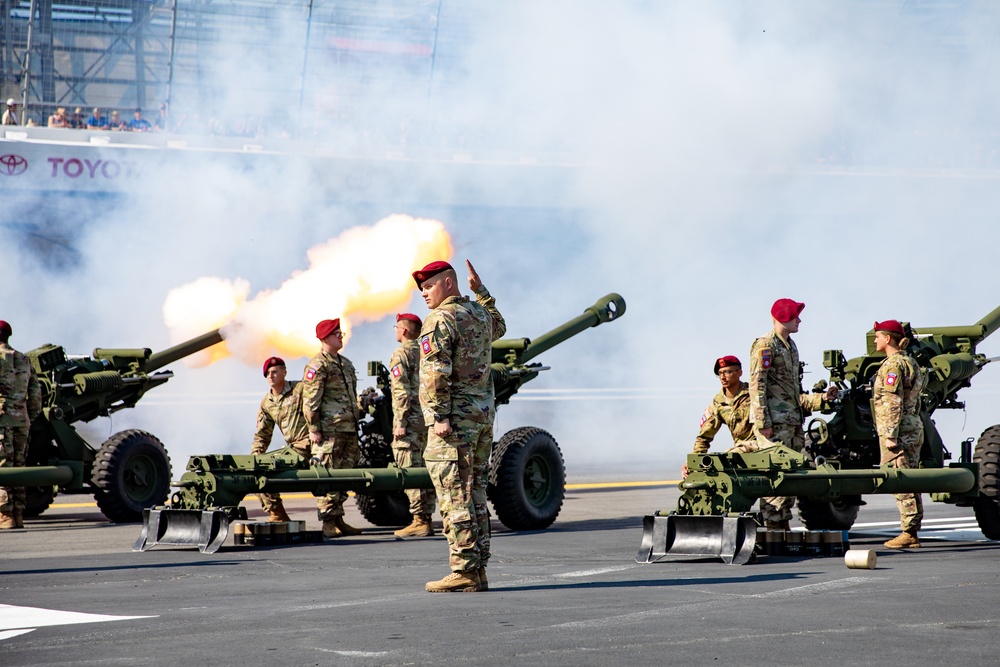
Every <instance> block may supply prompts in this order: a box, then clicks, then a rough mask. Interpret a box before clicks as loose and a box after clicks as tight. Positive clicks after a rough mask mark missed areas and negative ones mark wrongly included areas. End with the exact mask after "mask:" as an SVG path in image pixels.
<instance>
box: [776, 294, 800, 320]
mask: <svg viewBox="0 0 1000 667" xmlns="http://www.w3.org/2000/svg"><path fill="white" fill-rule="evenodd" d="M805 307H806V304H804V303H799V302H798V301H793V300H791V299H778V300H777V301H775V302H774V305H773V306H771V317H773V318H774V319H776V320H778V321H779V322H791V321H792V320H794V319H795V318H796V317H798V316H799V313H801V312H802V309H803V308H805Z"/></svg>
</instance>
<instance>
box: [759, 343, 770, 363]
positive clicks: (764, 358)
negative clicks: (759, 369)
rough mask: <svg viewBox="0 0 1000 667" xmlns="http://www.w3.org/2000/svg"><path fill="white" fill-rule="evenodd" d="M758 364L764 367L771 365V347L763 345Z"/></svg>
mask: <svg viewBox="0 0 1000 667" xmlns="http://www.w3.org/2000/svg"><path fill="white" fill-rule="evenodd" d="M760 365H761V366H763V367H764V368H770V367H771V348H769V347H765V348H762V349H761V351H760Z"/></svg>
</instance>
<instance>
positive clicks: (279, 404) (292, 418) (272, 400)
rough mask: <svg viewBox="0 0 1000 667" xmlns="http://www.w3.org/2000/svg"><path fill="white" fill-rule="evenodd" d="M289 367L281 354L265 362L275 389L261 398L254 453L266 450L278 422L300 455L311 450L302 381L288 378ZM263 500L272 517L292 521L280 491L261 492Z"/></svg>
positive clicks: (271, 518)
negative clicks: (303, 403)
mask: <svg viewBox="0 0 1000 667" xmlns="http://www.w3.org/2000/svg"><path fill="white" fill-rule="evenodd" d="M286 374H287V369H286V368H285V362H284V360H283V359H281V358H280V357H271V358H270V359H268V360H267V361H265V362H264V377H265V378H267V384H268V385H270V387H271V389H270V390H269V391H268V392H267V394H265V395H264V398H263V399H261V401H260V410H259V411H258V412H257V432H256V433H255V434H254V436H253V445H252V446H251V448H250V453H252V454H263V453H264V452H266V451H267V448H268V447H270V446H271V437H272V436H273V435H274V427H275V426H277V427H278V430H279V431H281V435H282V436H283V437H284V438H285V442H286V443H287V444H288V446H289V447H291V448H292V449H294V450H295V451H296V452H297V453H298V454H299V456H302V457H304V458H306V459H308V458H309V454H310V443H309V427H308V426H306V418H305V416H304V415H303V414H302V383H301V382H295V381H291V380H286V379H285V376H286ZM257 497H258V498H259V499H260V504H261V505H262V506H263V507H264V509H265V510H267V512H268V514H270V517H269V518H268V521H291V519H290V518H289V517H288V513H287V512H286V511H285V506H284V504H282V502H281V494H279V493H258V494H257Z"/></svg>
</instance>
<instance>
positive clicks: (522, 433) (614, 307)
mask: <svg viewBox="0 0 1000 667" xmlns="http://www.w3.org/2000/svg"><path fill="white" fill-rule="evenodd" d="M624 314H625V300H624V299H623V298H622V297H621V296H619V295H618V294H608V295H607V296H605V297H603V298H601V299H598V301H597V302H596V303H595V304H594V305H593V306H591V307H590V308H587V309H586V310H585V311H584V312H583V314H582V315H579V316H578V317H576V318H574V319H572V320H570V321H568V322H566V323H564V324H562V325H560V326H558V327H556V328H555V329H553V330H551V331H549V332H547V333H544V334H542V335H541V336H538V337H537V338H533V339H529V338H507V339H502V340H498V341H495V342H494V343H493V355H492V365H491V377H492V379H493V386H494V392H495V396H496V402H497V404H498V405H501V404H504V403H507V402H509V401H510V399H511V397H512V396H514V395H515V394H516V393H517V392H518V390H519V389H520V388H521V387H522V386H523V385H524V384H525V383H526V382H530V381H531V380H533V379H534V378H536V377H538V374H539V373H541V372H542V371H545V370H548V367H547V366H543V365H541V364H539V363H537V362H533V361H532V360H533V359H534V358H535V357H537V356H538V355H540V354H542V353H543V352H545V351H546V350H549V349H551V348H553V347H555V346H556V345H558V344H560V343H562V342H564V341H566V340H568V339H569V338H572V337H573V336H575V335H577V334H578V333H581V332H583V331H586V330H587V329H589V328H591V327H596V326H598V325H600V324H603V323H605V322H612V321H615V320H617V319H618V318H620V317H621V316H622V315H624ZM368 369H369V374H370V375H372V376H374V377H376V378H377V385H378V388H377V389H376V388H369V389H366V390H365V391H364V392H362V394H361V397H360V399H361V404H362V407H363V408H364V409H365V410H366V412H367V416H366V418H365V419H364V421H363V422H362V424H361V434H360V444H361V451H362V460H361V462H360V464H359V466H358V467H356V468H354V469H351V470H327V469H326V468H324V467H322V466H317V465H312V464H311V462H310V461H309V460H307V459H306V458H304V457H302V456H300V455H298V454H297V453H295V451H294V450H292V449H290V448H287V447H286V448H285V449H282V450H279V451H276V452H269V453H266V454H261V455H246V456H240V455H235V456H230V455H207V456H194V457H192V458H191V459H190V460H189V462H188V466H187V471H186V472H185V473H184V474H183V475H182V477H181V479H180V480H179V481H178V482H176V483H175V484H174V486H176V487H177V488H178V490H177V492H175V493H174V494H173V496H172V497H171V500H170V504H169V506H164V507H155V508H152V509H150V510H147V511H146V512H145V513H144V517H143V528H142V533H141V534H140V536H139V538H138V539H137V541H136V543H135V546H134V547H133V549H134V550H136V551H145V550H146V549H148V548H150V547H152V546H155V545H170V546H197V547H198V548H199V549H200V550H201V551H202V552H204V553H213V552H215V551H216V550H218V548H219V547H220V546H221V544H222V542H223V541H224V540H225V538H226V535H227V534H228V530H229V525H230V523H231V522H232V521H236V520H246V518H247V513H246V508H244V507H242V506H240V502H241V501H242V500H243V498H244V497H245V496H246V495H248V494H252V493H262V492H282V491H298V492H308V493H312V494H313V495H315V496H321V495H324V494H326V493H330V492H332V491H353V492H355V499H356V501H357V504H358V508H359V510H360V511H361V513H362V515H363V516H364V517H365V519H366V520H368V521H369V522H370V523H372V524H374V525H376V526H400V525H404V524H406V523H408V522H409V520H410V514H409V501H408V499H407V498H406V495H405V494H404V493H403V491H404V490H405V489H414V488H425V489H430V488H433V487H432V484H431V481H430V477H429V475H428V473H427V469H426V468H407V469H400V468H397V467H396V466H395V464H394V463H393V456H392V451H391V449H390V443H391V442H392V421H393V419H392V418H393V415H392V400H391V398H390V394H389V391H390V390H389V376H388V372H387V371H386V369H385V366H384V365H383V364H382V363H380V362H370V363H369V365H368ZM565 485H566V473H565V468H564V465H563V457H562V452H561V451H560V449H559V445H558V444H557V443H556V441H555V439H554V438H553V437H552V436H551V435H550V434H549V433H548V432H546V431H544V430H542V429H540V428H536V427H531V426H526V427H519V428H515V429H513V430H511V431H509V432H507V433H506V434H504V435H503V436H502V437H501V438H500V439H499V441H498V442H496V443H495V444H494V448H493V452H492V455H491V457H490V469H489V484H488V487H487V492H488V495H489V499H490V501H491V502H492V504H493V509H494V511H495V512H496V516H497V518H498V519H499V520H500V521H501V522H502V523H503V524H504V525H505V526H507V527H508V528H510V529H512V530H541V529H544V528H547V527H548V526H550V525H551V524H552V522H553V521H555V520H556V517H557V516H558V515H559V511H560V509H561V508H562V503H563V498H564V496H565Z"/></svg>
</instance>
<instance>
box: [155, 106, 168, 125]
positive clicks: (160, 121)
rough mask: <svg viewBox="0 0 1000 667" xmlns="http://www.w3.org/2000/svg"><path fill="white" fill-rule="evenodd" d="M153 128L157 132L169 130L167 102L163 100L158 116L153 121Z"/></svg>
mask: <svg viewBox="0 0 1000 667" xmlns="http://www.w3.org/2000/svg"><path fill="white" fill-rule="evenodd" d="M153 128H154V129H155V130H156V131H157V132H166V131H167V103H166V102H163V103H161V104H160V113H159V115H157V116H156V120H154V121H153Z"/></svg>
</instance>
